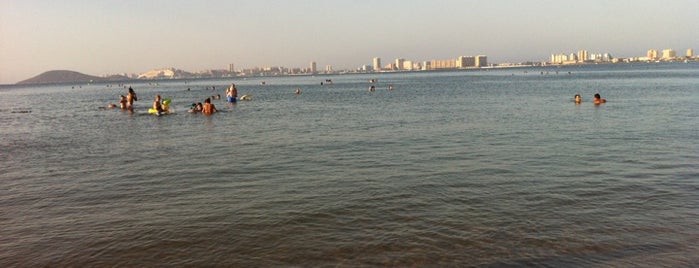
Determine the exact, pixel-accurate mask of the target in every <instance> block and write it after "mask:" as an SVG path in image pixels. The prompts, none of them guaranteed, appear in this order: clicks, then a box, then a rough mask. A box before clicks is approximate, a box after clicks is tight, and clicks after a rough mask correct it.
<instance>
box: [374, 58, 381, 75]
mask: <svg viewBox="0 0 699 268" xmlns="http://www.w3.org/2000/svg"><path fill="white" fill-rule="evenodd" d="M374 71H376V72H378V71H381V58H379V57H376V58H374Z"/></svg>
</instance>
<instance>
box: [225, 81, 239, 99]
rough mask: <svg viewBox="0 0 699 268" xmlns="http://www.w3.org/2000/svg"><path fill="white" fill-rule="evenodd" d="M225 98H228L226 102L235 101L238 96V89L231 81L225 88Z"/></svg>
mask: <svg viewBox="0 0 699 268" xmlns="http://www.w3.org/2000/svg"><path fill="white" fill-rule="evenodd" d="M226 98H227V99H228V102H231V103H235V101H236V99H237V98H238V89H237V88H236V87H235V84H234V83H231V86H230V87H228V89H226Z"/></svg>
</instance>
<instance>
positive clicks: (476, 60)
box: [358, 55, 488, 72]
mask: <svg viewBox="0 0 699 268" xmlns="http://www.w3.org/2000/svg"><path fill="white" fill-rule="evenodd" d="M486 66H488V57H487V56H485V55H478V56H459V57H458V58H456V59H447V60H430V61H423V62H415V61H411V60H406V59H403V58H398V59H395V61H394V62H391V63H389V64H386V65H382V64H381V58H379V57H376V58H374V59H373V61H372V65H363V66H362V67H360V68H359V70H358V71H361V72H387V71H388V72H392V71H429V70H446V69H466V68H480V67H486Z"/></svg>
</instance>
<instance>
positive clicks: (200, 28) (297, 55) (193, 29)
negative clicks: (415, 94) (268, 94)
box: [0, 0, 699, 84]
mask: <svg viewBox="0 0 699 268" xmlns="http://www.w3.org/2000/svg"><path fill="white" fill-rule="evenodd" d="M698 11H699V1H697V0H664V1H660V0H653V1H651V0H579V1H568V0H548V1H545V0H493V1H483V0H474V1H469V0H453V1H451V0H417V1H411V0H288V1H285V0H278V1H265V0H250V1H248V0H240V1H213V0H212V1H191V0H187V1H178V0H167V1H165V0H163V1H160V0H157V1H156V0H113V1H107V0H63V1H52V0H42V1H35V0H0V83H2V84H8V83H15V82H17V81H20V80H24V79H27V78H30V77H32V76H35V75H38V74H40V73H42V72H44V71H48V70H73V71H78V72H82V73H86V74H91V75H103V74H115V73H141V72H145V71H149V70H152V69H157V68H164V67H175V68H179V69H184V70H187V71H199V70H205V69H227V68H228V67H227V66H228V64H229V63H234V64H235V66H236V68H251V67H255V66H285V67H307V66H308V64H309V62H310V61H316V62H317V63H318V67H319V68H324V66H325V65H333V67H334V69H336V70H337V69H346V68H356V67H358V66H361V65H363V64H371V60H372V58H373V57H381V58H382V60H383V63H384V64H385V63H389V62H391V61H393V60H394V59H395V58H399V57H401V58H405V59H407V60H415V61H424V60H431V59H450V58H456V57H458V56H462V55H463V56H472V55H479V54H483V55H487V56H488V61H489V62H493V63H497V62H520V61H529V60H532V61H542V60H547V59H549V57H550V55H551V53H570V52H573V51H577V50H580V49H586V50H588V51H590V52H599V53H604V52H609V53H612V55H613V56H619V57H629V56H642V55H645V52H646V51H647V50H648V49H650V48H656V49H664V48H673V49H675V50H677V52H678V54H682V55H683V54H684V52H685V50H686V49H687V48H694V49H695V50H696V51H697V52H699V13H697V12H698Z"/></svg>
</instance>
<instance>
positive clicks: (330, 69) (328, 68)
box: [325, 65, 333, 73]
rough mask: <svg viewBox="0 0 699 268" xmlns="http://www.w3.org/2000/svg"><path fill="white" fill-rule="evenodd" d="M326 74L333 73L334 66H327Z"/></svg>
mask: <svg viewBox="0 0 699 268" xmlns="http://www.w3.org/2000/svg"><path fill="white" fill-rule="evenodd" d="M325 72H326V73H332V72H333V66H332V65H325Z"/></svg>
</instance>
